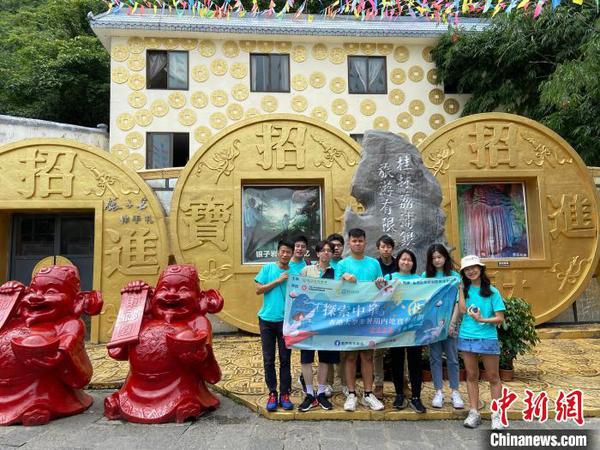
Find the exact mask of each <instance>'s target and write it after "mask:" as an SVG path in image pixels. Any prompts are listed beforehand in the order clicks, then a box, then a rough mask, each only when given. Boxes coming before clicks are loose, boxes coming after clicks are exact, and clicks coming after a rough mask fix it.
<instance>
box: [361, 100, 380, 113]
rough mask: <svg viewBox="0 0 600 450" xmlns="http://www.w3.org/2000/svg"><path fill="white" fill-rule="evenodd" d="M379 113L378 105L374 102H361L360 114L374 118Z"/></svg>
mask: <svg viewBox="0 0 600 450" xmlns="http://www.w3.org/2000/svg"><path fill="white" fill-rule="evenodd" d="M375 111H377V105H376V104H375V102H374V101H373V100H370V99H367V100H363V101H362V102H360V112H361V113H362V114H363V115H364V116H372V115H373V114H375Z"/></svg>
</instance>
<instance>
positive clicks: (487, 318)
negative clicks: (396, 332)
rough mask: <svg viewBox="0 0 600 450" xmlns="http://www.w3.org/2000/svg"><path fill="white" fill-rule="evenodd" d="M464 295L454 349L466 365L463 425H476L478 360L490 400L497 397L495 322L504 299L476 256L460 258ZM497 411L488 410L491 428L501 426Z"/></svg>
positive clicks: (501, 313)
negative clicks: (466, 404) (466, 411)
mask: <svg viewBox="0 0 600 450" xmlns="http://www.w3.org/2000/svg"><path fill="white" fill-rule="evenodd" d="M460 274H461V277H462V283H463V293H464V296H463V297H460V298H459V309H460V312H461V313H462V314H465V315H464V318H463V321H462V323H461V325H460V331H459V333H458V350H460V351H461V352H462V357H463V360H464V362H465V368H466V369H467V391H468V393H469V404H470V410H469V415H468V417H467V418H466V419H465V422H464V425H465V427H467V428H477V427H478V426H479V425H480V424H481V416H480V415H479V412H478V411H477V408H478V405H479V361H478V357H479V356H481V360H482V361H483V367H484V368H485V372H486V374H487V378H488V381H489V382H490V391H491V396H492V400H494V399H498V398H500V394H501V390H502V384H501V382H500V375H499V371H500V367H499V366H500V343H499V341H498V331H497V330H496V326H497V325H499V324H501V323H502V322H503V321H504V310H505V308H504V302H503V301H502V297H501V296H500V293H499V292H498V290H497V289H496V288H495V287H494V286H492V285H491V282H490V279H489V278H488V276H487V275H486V273H485V264H483V263H482V262H481V260H480V259H479V257H478V256H475V255H469V256H465V257H464V258H463V259H462V260H461V262H460ZM502 428H503V426H502V423H501V421H500V413H499V412H492V429H493V430H498V429H502Z"/></svg>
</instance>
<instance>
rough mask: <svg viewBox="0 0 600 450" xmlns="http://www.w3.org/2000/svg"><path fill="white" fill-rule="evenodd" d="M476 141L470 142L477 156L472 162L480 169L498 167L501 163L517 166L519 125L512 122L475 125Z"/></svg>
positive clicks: (473, 134)
mask: <svg viewBox="0 0 600 450" xmlns="http://www.w3.org/2000/svg"><path fill="white" fill-rule="evenodd" d="M469 136H475V143H474V144H470V146H471V152H472V153H475V155H476V158H475V159H474V160H473V161H471V164H472V165H474V166H475V167H477V168H478V169H483V168H484V167H487V168H492V169H493V168H496V167H498V166H499V165H501V164H504V165H507V166H508V167H516V166H517V146H516V144H517V127H516V126H515V125H510V124H493V125H491V124H485V123H478V124H476V125H475V132H474V133H470V134H469Z"/></svg>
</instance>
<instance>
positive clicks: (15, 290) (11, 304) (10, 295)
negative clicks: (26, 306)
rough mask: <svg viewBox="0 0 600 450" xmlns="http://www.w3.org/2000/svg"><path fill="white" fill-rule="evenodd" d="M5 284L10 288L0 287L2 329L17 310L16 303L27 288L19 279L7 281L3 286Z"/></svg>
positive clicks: (0, 324) (0, 320)
mask: <svg viewBox="0 0 600 450" xmlns="http://www.w3.org/2000/svg"><path fill="white" fill-rule="evenodd" d="M11 283H12V284H11ZM4 286H7V287H8V288H6V289H0V330H1V329H2V327H3V326H4V324H5V323H6V322H7V320H8V318H9V317H10V315H11V313H12V312H13V310H15V305H16V304H17V301H18V300H19V297H20V296H21V294H23V292H24V290H25V286H24V285H23V284H21V283H19V282H17V281H12V282H9V283H6V285H3V288H4Z"/></svg>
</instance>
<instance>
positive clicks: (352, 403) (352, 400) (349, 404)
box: [344, 394, 357, 411]
mask: <svg viewBox="0 0 600 450" xmlns="http://www.w3.org/2000/svg"><path fill="white" fill-rule="evenodd" d="M356 401H357V400H356V394H348V398H346V402H345V403H344V411H356Z"/></svg>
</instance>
